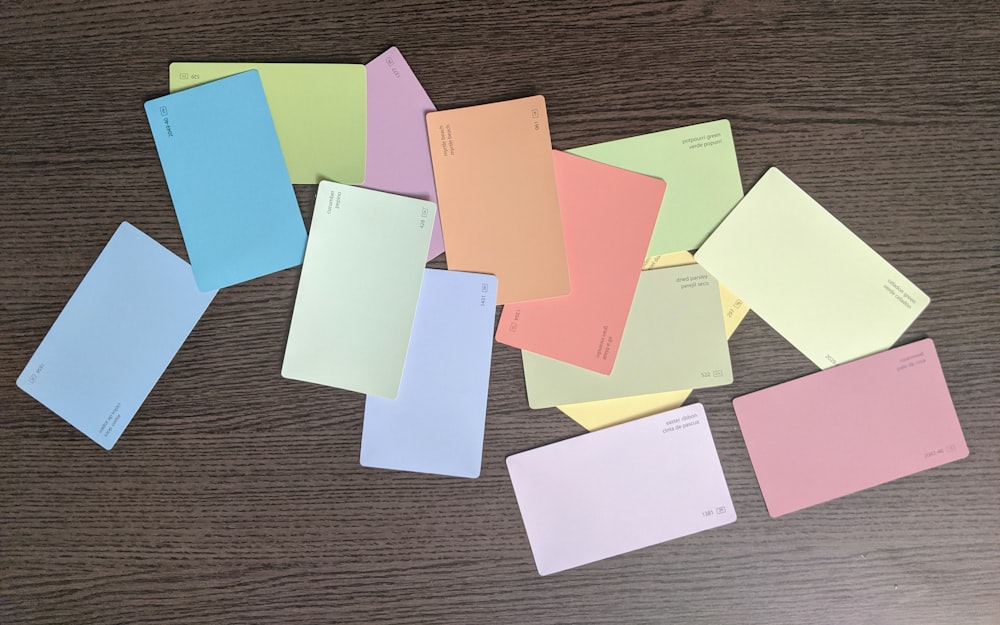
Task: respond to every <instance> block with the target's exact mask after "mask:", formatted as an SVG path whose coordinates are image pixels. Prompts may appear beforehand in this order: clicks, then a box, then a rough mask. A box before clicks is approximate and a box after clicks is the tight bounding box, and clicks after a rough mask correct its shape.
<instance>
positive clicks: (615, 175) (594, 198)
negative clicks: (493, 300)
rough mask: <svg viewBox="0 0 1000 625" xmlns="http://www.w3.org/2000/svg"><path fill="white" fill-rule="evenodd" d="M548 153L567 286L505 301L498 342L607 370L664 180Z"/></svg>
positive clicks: (643, 258) (658, 207)
mask: <svg viewBox="0 0 1000 625" xmlns="http://www.w3.org/2000/svg"><path fill="white" fill-rule="evenodd" d="M552 158H553V162H554V164H555V172H556V186H557V188H558V193H559V206H560V210H561V213H562V222H563V229H564V232H565V239H566V255H567V260H568V262H569V273H570V284H571V286H572V290H571V292H570V294H569V295H565V296H562V297H553V298H548V299H539V300H532V301H525V302H517V303H514V304H508V305H507V306H505V307H504V309H503V314H502V315H501V316H500V324H499V327H498V328H497V334H496V339H497V341H499V342H501V343H506V344H507V345H511V346H513V347H519V348H521V349H524V350H528V351H530V352H535V353H537V354H541V355H543V356H548V357H549V358H554V359H556V360H561V361H563V362H567V363H569V364H572V365H576V366H578V367H583V368H585V369H589V370H591V371H596V372H597V373H603V374H605V375H607V374H610V373H611V370H612V368H613V367H614V363H615V357H616V356H617V355H618V345H619V343H620V342H621V335H622V331H623V330H624V329H625V321H626V320H627V319H628V313H629V309H630V308H631V307H632V297H633V296H634V295H635V287H636V284H637V283H638V282H639V272H640V271H641V270H642V265H643V262H644V260H645V258H646V249H647V248H648V247H649V240H650V237H651V236H652V234H653V226H654V225H655V224H656V217H657V215H658V214H659V212H660V203H661V202H662V200H663V193H664V191H665V190H666V183H665V182H663V181H662V180H660V179H659V178H652V177H650V176H644V175H642V174H637V173H634V172H631V171H627V170H625V169H619V168H617V167H612V166H610V165H605V164H603V163H599V162H597V161H591V160H588V159H585V158H582V157H579V156H573V155H572V154H567V153H565V152H558V151H555V152H553V156H552ZM449 251H450V250H449Z"/></svg>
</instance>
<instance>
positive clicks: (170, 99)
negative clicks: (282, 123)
mask: <svg viewBox="0 0 1000 625" xmlns="http://www.w3.org/2000/svg"><path fill="white" fill-rule="evenodd" d="M146 117H147V118H148V119H149V127H150V130H152V132H153V140H154V141H155V143H156V150H157V152H159V154H160V163H161V164H162V165H163V174H164V176H165V177H166V179H167V187H169V189H170V197H171V199H172V200H173V202H174V210H175V211H176V212H177V221H178V222H179V223H180V227H181V234H183V235H184V244H185V245H186V246H187V252H188V258H189V260H190V261H191V267H192V269H193V270H194V276H195V279H196V280H197V282H198V287H199V288H200V289H201V290H203V291H210V290H213V289H221V288H223V287H227V286H231V285H233V284H238V283H240V282H245V281H247V280H251V279H253V278H257V277H259V276H263V275H267V274H269V273H273V272H275V271H279V270H281V269H286V268H288V267H295V266H296V265H300V264H301V263H302V257H303V255H304V254H305V247H306V229H305V225H304V224H303V222H302V214H301V213H300V212H299V205H298V201H297V200H296V198H295V191H294V190H293V189H292V183H291V180H290V179H289V177H288V169H287V168H286V167H285V159H284V156H282V153H281V145H280V144H279V143H278V135H277V134H276V133H275V130H274V122H273V121H272V120H271V112H270V109H269V108H268V106H267V98H266V97H265V96H264V88H263V87H262V86H261V82H260V75H259V74H258V73H257V70H251V71H248V72H243V73H241V74H236V75H235V76H230V77H229V78H223V79H221V80H216V81H214V82H210V83H206V84H204V85H199V86H197V87H192V88H190V89H186V90H184V91H180V92H178V93H173V94H171V95H167V96H163V97H162V98H156V99H155V100H150V101H149V102H146Z"/></svg>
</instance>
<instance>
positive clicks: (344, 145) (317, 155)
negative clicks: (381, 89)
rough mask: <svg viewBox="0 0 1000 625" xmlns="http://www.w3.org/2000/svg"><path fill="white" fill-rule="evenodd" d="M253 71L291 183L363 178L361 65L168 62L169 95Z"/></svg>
mask: <svg viewBox="0 0 1000 625" xmlns="http://www.w3.org/2000/svg"><path fill="white" fill-rule="evenodd" d="M250 69H255V70H257V71H258V72H260V80H261V82H262V83H263V85H264V94H265V95H266V96H267V104H268V107H269V108H270V109H271V117H272V118H273V119H274V128H275V130H276V131H277V133H278V140H279V141H280V142H281V151H282V153H283V154H284V155H285V164H286V165H287V166H288V175H289V177H291V179H292V183H293V184H316V183H318V182H319V181H320V180H324V179H328V180H335V181H337V182H343V183H345V184H360V183H362V182H363V181H364V178H365V142H366V139H365V135H366V116H367V104H366V101H367V75H366V73H365V66H364V65H351V64H330V63H171V64H170V91H171V93H173V92H175V91H180V90H182V89H186V88H188V87H194V86H195V85H200V84H202V83H205V82H210V81H213V80H218V79H219V78H225V77H226V76H232V75H233V74H238V73H240V72H245V71H247V70H250Z"/></svg>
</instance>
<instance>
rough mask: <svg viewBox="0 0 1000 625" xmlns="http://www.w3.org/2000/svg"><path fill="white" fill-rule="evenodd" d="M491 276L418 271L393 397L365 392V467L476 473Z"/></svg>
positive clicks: (489, 340)
mask: <svg viewBox="0 0 1000 625" xmlns="http://www.w3.org/2000/svg"><path fill="white" fill-rule="evenodd" d="M496 284H497V281H496V278H495V277H494V276H490V275H486V274H477V273H465V272H463V271H442V270H440V269H425V270H424V281H423V285H422V286H421V287H420V299H419V300H418V301H417V313H416V317H415V318H414V320H413V332H412V333H411V334H410V346H409V349H408V351H407V353H406V364H405V366H404V367H403V380H402V382H401V384H400V387H399V394H398V395H397V396H396V399H385V398H383V397H376V396H374V395H369V396H368V398H367V400H366V401H365V422H364V430H363V431H362V434H361V464H362V465H364V466H366V467H377V468H382V469H396V470H399V471H415V472H418V473H436V474H439V475H453V476H456V477H479V468H480V464H481V463H482V458H483V430H484V428H485V425H486V397H487V394H488V392H489V385H490V359H491V358H492V356H493V320H494V319H495V313H496Z"/></svg>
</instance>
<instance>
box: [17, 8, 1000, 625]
mask: <svg viewBox="0 0 1000 625" xmlns="http://www.w3.org/2000/svg"><path fill="white" fill-rule="evenodd" d="M0 34H2V39H0V46H2V47H0V58H2V62H0V210H2V213H0V215H2V217H0V219H2V229H0V258H2V261H3V264H2V267H3V272H2V278H0V289H2V290H0V306H2V315H0V319H2V323H3V325H2V337H3V349H2V350H0V367H2V372H3V376H2V381H3V382H2V384H0V622H2V623H5V624H6V623H17V624H28V623H31V624H34V623H70V624H77V625H79V624H84V623H101V624H106V623H130V624H136V623H164V624H166V623H184V624H190V623H206V624H209V623H211V624H216V623H254V624H260V623H282V624H294V623H346V622H365V623H569V622H573V623H625V622H629V623H794V622H800V623H813V622H817V623H907V624H910V623H921V624H929V623H964V624H979V623H982V624H986V623H993V624H995V623H1000V598H998V596H1000V538H998V536H1000V529H998V528H1000V522H998V518H1000V417H998V413H1000V391H998V379H1000V376H998V368H997V364H996V361H997V355H996V351H997V349H996V348H997V347H998V336H1000V323H998V301H1000V299H998V291H1000V289H998V267H1000V247H998V246H1000V191H998V189H1000V146H998V136H1000V62H998V58H1000V10H998V9H997V6H996V4H995V3H993V2H956V3H938V2H929V1H925V2H909V3H905V5H904V3H885V5H884V6H882V5H879V4H877V3H871V2H828V3H823V4H822V5H816V6H803V5H800V3H795V2H772V1H763V2H753V3H744V2H722V1H720V2H709V1H700V2H676V3H658V2H642V1H634V2H614V1H612V2H599V1H590V0H583V1H580V2H573V3H547V2H540V1H536V2H526V1H523V0H519V1H515V2H508V3H504V2H470V3H465V2H445V1H438V0H426V1H423V2H408V1H405V0H404V1H398V2H393V3H384V4H383V3H379V4H377V5H372V4H371V3H368V2H357V1H341V2H331V3H307V2H296V1H294V0H259V1H256V2H246V3H243V2H217V3H216V2H208V1H205V0H197V1H195V0H184V1H179V2H144V1H139V0H103V1H101V2H68V1H61V2H14V1H9V2H4V3H3V4H2V6H0ZM390 45H397V46H399V48H400V49H401V50H402V51H403V54H404V55H405V56H406V58H407V59H408V61H409V63H410V65H411V66H412V67H413V69H414V71H415V73H416V74H417V76H418V77H419V78H420V79H421V80H422V81H423V83H424V85H425V87H426V88H427V91H428V93H429V94H430V96H431V98H432V99H433V100H434V102H435V103H436V104H437V105H438V107H440V108H450V107H457V106H463V105H469V104H478V103H484V102H490V101H495V100H502V99H508V98H513V97H519V96H525V95H530V94H536V93H541V94H543V95H545V97H546V99H547V104H548V109H549V114H550V119H551V128H552V140H553V144H554V145H555V147H557V148H570V147H575V146H578V145H584V144H588V143H594V142H598V141H605V140H610V139H615V138H620V137H624V136H629V135H635V134H641V133H646V132H652V131H656V130H662V129H666V128H672V127H676V126H680V125H685V124H691V123H696V122H700V121H707V120H712V119H717V118H728V119H729V120H731V122H732V126H733V131H734V135H735V141H736V147H737V153H738V156H739V159H740V164H741V170H742V173H743V184H744V187H745V188H749V187H750V186H751V185H752V184H753V183H754V181H755V180H756V179H757V178H758V177H759V176H760V175H761V174H762V173H763V172H764V171H765V170H766V169H767V168H768V167H769V166H772V165H774V166H779V167H781V168H782V169H783V170H784V171H785V172H786V173H787V174H788V175H789V176H790V177H791V178H792V179H793V180H795V181H796V182H797V183H798V184H799V185H801V186H802V187H803V188H805V189H806V190H807V191H808V192H809V193H811V194H812V195H813V196H814V197H815V198H816V199H817V200H818V201H819V202H820V203H821V204H823V205H824V206H826V207H827V208H828V209H829V210H830V211H831V212H833V213H834V214H835V215H836V216H837V217H838V218H840V219H841V220H842V221H843V222H844V223H845V224H846V225H847V226H848V227H849V228H851V229H852V230H853V231H854V232H855V233H857V234H858V235H859V236H860V237H861V238H863V239H864V240H865V241H867V242H868V243H869V244H870V245H871V246H872V247H874V248H875V249H876V250H877V251H879V252H880V253H881V254H883V255H884V256H885V257H886V258H887V259H888V260H889V261H890V262H891V263H892V264H894V265H895V266H896V267H897V268H898V269H900V270H901V271H902V272H903V273H904V274H906V275H907V276H909V277H910V278H911V279H912V280H913V281H914V282H915V283H916V284H918V285H919V286H920V287H921V288H922V289H923V290H924V291H926V292H927V293H928V294H929V295H930V297H931V300H932V301H931V305H930V307H929V308H928V309H927V311H926V312H925V313H924V314H923V315H922V316H921V317H920V318H919V319H918V320H917V322H916V323H915V324H914V326H913V327H912V328H910V330H909V331H908V332H907V333H906V335H905V336H904V338H903V339H902V341H903V342H908V341H910V340H913V339H916V338H919V337H923V336H930V337H932V338H934V339H935V341H936V342H937V346H938V349H939V351H940V355H941V360H942V364H943V366H944V370H945V374H946V376H947V377H948V380H949V383H950V387H951V390H952V394H953V396H954V401H955V405H956V407H957V410H958V414H959V416H960V419H961V421H962V425H963V428H964V431H965V435H966V437H967V439H968V443H969V448H970V456H969V457H968V458H967V459H965V460H962V461H960V462H956V463H953V464H950V465H947V466H944V467H941V468H938V469H934V470H931V471H927V472H925V473H922V474H919V475H915V476H911V477H908V478H905V479H902V480H899V481H897V482H894V483H891V484H887V485H884V486H880V487H878V488H874V489H872V490H869V491H866V492H863V493H859V494H856V495H852V496H850V497H847V498H844V499H841V500H838V501H835V502H832V503H828V504H825V505H822V506H818V507H815V508H811V509H808V510H805V511H802V512H799V513H796V514H792V515H789V516H787V517H784V518H782V519H780V520H773V519H771V518H769V517H768V515H767V512H766V509H765V507H764V503H763V501H762V499H761V495H760V492H759V490H758V487H757V482H756V479H755V477H754V473H753V469H752V467H751V465H750V462H749V458H748V456H747V452H746V449H745V447H744V445H743V440H742V437H741V435H740V431H739V429H738V427H737V423H736V419H735V416H734V414H733V410H732V406H731V404H730V400H731V399H732V398H733V397H734V396H737V395H740V394H743V393H746V392H749V391H753V390H756V389H760V388H764V387H766V386H769V385H772V384H776V383H779V382H782V381H785V380H789V379H792V378H795V377H798V376H801V375H804V374H807V373H810V372H812V371H814V367H813V366H812V365H811V364H810V363H809V361H808V360H806V358H805V357H803V356H802V355H801V354H799V353H798V352H797V351H796V350H795V349H794V348H792V347H791V346H790V345H789V344H788V343H787V342H785V341H784V340H783V339H781V337H779V336H778V335H777V334H776V333H775V332H774V331H772V330H771V329H770V328H769V327H767V326H766V325H765V324H764V323H763V322H761V320H760V319H758V318H757V317H756V316H755V315H754V314H753V313H751V314H750V316H749V317H748V319H747V320H746V321H745V323H744V324H743V326H742V327H740V329H739V330H738V331H737V332H736V334H735V336H734V337H733V340H732V357H733V366H734V370H735V372H736V382H735V383H734V384H733V385H731V386H726V387H722V388H718V389H712V390H709V391H703V392H702V391H699V392H696V393H695V394H694V395H693V397H692V400H691V401H695V400H696V401H700V402H702V403H704V404H705V406H706V410H707V411H708V414H709V419H710V421H711V426H712V431H713V434H714V436H715V440H716V442H717V444H718V448H719V453H720V457H721V460H722V465H723V468H724V469H725V472H726V477H727V479H728V481H729V485H730V488H731V490H732V494H733V499H734V503H735V506H736V509H737V512H738V514H739V520H738V521H737V522H736V523H735V524H733V525H729V526H726V527H723V528H720V529H717V530H714V531H710V532H705V533H702V534H698V535H695V536H690V537H687V538H683V539H680V540H676V541H673V542H670V543H666V544H662V545H659V546H656V547H652V548H648V549H644V550H641V551H639V552H635V553H632V554H629V555H626V556H622V557H618V558H614V559H611V560H607V561H604V562H600V563H597V564H594V565H590V566H586V567H583V568H580V569H575V570H572V571H568V572H565V573H561V574H557V575H554V576H551V577H546V578H542V577H539V576H538V575H537V573H536V572H535V568H534V565H533V561H532V557H531V552H530V550H529V548H528V543H527V539H526V537H525V534H524V529H523V526H522V524H521V519H520V515H519V514H518V510H517V505H516V502H515V499H514V493H513V491H512V489H511V486H510V482H509V480H508V478H507V472H506V469H505V466H504V458H505V457H506V456H507V455H508V454H511V453H513V452H517V451H521V450H525V449H529V448H533V447H536V446H539V445H541V444H544V443H548V442H551V441H554V440H558V439H562V438H566V437H570V436H575V435H577V434H580V433H581V432H582V431H583V430H582V429H581V428H580V427H579V426H578V425H576V424H575V423H574V422H573V421H571V420H570V419H568V418H566V417H565V416H563V415H562V414H561V413H559V412H558V411H556V410H554V409H550V410H540V411H532V410H529V409H528V406H527V401H526V398H525V393H524V384H523V378H522V373H521V368H520V358H519V356H518V354H517V352H516V351H515V350H513V349H510V348H508V347H506V346H503V345H496V346H495V349H494V358H493V373H492V384H491V388H490V397H489V408H488V410H489V411H488V417H487V429H486V443H485V450H484V455H483V472H482V477H480V478H479V479H476V480H463V479H448V478H441V477H432V476H425V475H415V474H405V473H396V472H388V471H378V470H370V469H365V468H362V467H361V466H359V464H358V450H359V442H360V435H361V415H362V409H363V402H364V398H363V397H362V396H360V395H356V394H352V393H349V392H344V391H338V390H333V389H328V388H323V387H319V386H313V385H308V384H304V383H300V382H294V381H290V380H285V379H282V378H281V376H280V375H279V371H280V363H281V357H282V352H283V348H284V339H285V333H286V331H287V328H288V323H289V316H290V311H291V306H292V301H293V295H294V292H295V288H296V284H297V278H298V270H289V271H284V272H281V273H279V274H276V275H272V276H268V277H266V278H261V279H258V280H254V281H252V282H250V283H245V284H241V285H239V286H235V287H232V288H229V289H226V290H224V291H222V292H220V293H219V295H218V296H217V298H216V299H215V302H214V303H213V304H212V306H211V307H210V308H209V310H208V312H207V314H206V315H205V317H204V318H203V320H202V321H201V323H200V324H199V325H198V326H197V327H196V328H195V330H194V332H193V334H192V335H191V337H190V339H189V340H188V341H187V343H186V344H185V345H184V347H183V348H182V349H181V351H180V353H178V355H177V357H176V358H175V359H174V361H173V363H172V365H171V366H170V368H169V369H168V370H167V372H166V374H165V375H164V376H163V378H162V379H161V381H160V383H159V384H158V385H157V386H156V388H155V389H154V391H153V393H152V394H151V395H150V397H149V399H148V400H147V401H146V403H145V404H144V406H143V407H142V409H141V411H140V412H139V414H138V416H137V417H136V418H135V420H134V421H133V422H132V424H131V426H129V428H128V430H127V431H126V432H125V434H124V436H122V438H121V441H120V442H119V444H118V445H117V446H116V447H115V449H114V450H113V451H111V452H104V451H103V450H101V449H100V448H98V447H97V446H96V445H95V444H94V443H92V442H91V441H89V440H87V439H86V438H85V437H84V436H82V435H81V434H79V433H77V432H76V431H75V430H73V428H71V427H70V426H69V425H67V424H66V423H64V422H62V421H61V420H60V419H59V418H58V417H56V416H55V415H53V414H51V413H49V412H48V411H47V410H45V409H44V408H42V406H40V405H39V404H37V403H36V402H34V401H33V400H32V399H30V398H29V397H28V396H26V395H25V394H24V393H22V392H21V391H19V390H18V389H17V388H16V387H15V385H14V380H15V378H16V376H17V375H18V374H19V373H20V371H21V369H22V367H23V366H24V364H25V363H26V362H27V360H28V358H29V356H30V355H31V353H32V351H33V350H34V349H35V347H36V346H37V345H38V343H39V341H40V340H41V339H42V337H43V336H44V334H45V332H46V331H47V329H48V328H49V326H50V325H51V324H52V322H53V320H54V319H55V317H56V315H57V314H58V313H59V311H60V310H61V309H62V306H63V304H64V303H65V302H66V300H67V299H68V297H69V296H70V295H71V294H72V292H73V290H74V289H75V288H76V286H77V284H78V283H79V281H80V279H81V278H82V276H83V275H84V273H85V272H86V271H87V269H88V268H89V267H90V265H91V263H92V262H93V260H94V258H95V257H96V256H97V254H98V252H99V251H100V249H101V248H102V246H103V245H104V243H105V242H106V241H107V239H108V237H110V235H111V233H112V232H113V230H114V228H115V227H116V226H117V225H118V224H119V223H120V222H121V221H123V220H128V221H130V222H132V223H133V224H135V225H136V226H138V227H139V228H141V229H143V230H145V231H146V232H147V233H149V234H150V235H152V236H153V237H154V238H156V239H157V240H159V241H161V242H162V243H163V244H164V245H166V246H168V247H169V248H170V249H172V250H173V251H175V252H177V253H178V254H181V255H184V245H183V242H182V240H181V236H180V231H179V229H178V226H177V222H176V220H175V217H174V213H173V209H172V206H171V203H170V198H169V195H168V193H167V189H166V186H165V184H164V180H163V175H162V172H161V169H160V165H159V162H158V160H157V156H156V151H155V149H154V147H153V142H152V140H151V137H150V135H149V129H148V127H147V123H146V119H145V117H144V114H143V110H142V103H143V101H145V100H147V99H150V98H152V97H155V96H158V95H162V94H164V93H165V92H166V90H167V64H168V63H169V62H171V61H176V60H257V61H314V62H351V63H363V62H366V61H368V60H369V59H371V58H373V57H374V56H376V55H377V54H379V53H380V52H382V51H383V50H384V49H385V48H387V47H388V46H390ZM511 183H512V184H515V183H516V181H511ZM297 193H298V197H299V200H300V202H301V206H302V212H303V215H304V216H305V217H307V218H308V217H309V215H310V214H311V211H312V202H313V198H314V194H315V188H314V187H308V186H303V187H299V188H297ZM307 223H308V220H307ZM816 262H817V265H818V266H819V265H821V264H822V262H823V261H822V259H817V261H816ZM434 266H439V267H443V266H444V265H443V262H441V261H438V262H436V263H434ZM822 305H823V303H822V302H817V306H822Z"/></svg>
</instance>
